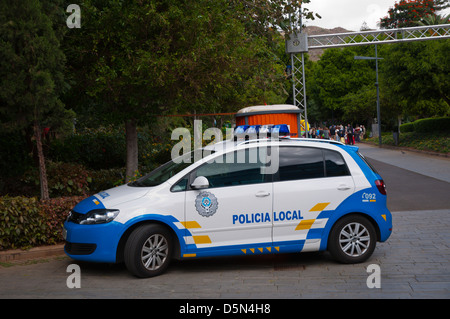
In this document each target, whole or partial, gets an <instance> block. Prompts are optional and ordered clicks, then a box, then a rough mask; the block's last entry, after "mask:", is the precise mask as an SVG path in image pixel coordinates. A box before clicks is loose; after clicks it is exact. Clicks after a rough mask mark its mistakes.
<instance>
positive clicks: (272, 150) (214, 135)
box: [170, 120, 279, 174]
mask: <svg viewBox="0 0 450 319" xmlns="http://www.w3.org/2000/svg"><path fill="white" fill-rule="evenodd" d="M193 135H194V136H193V140H192V134H191V131H190V130H189V129H187V128H185V127H178V128H176V129H174V130H173V131H172V134H171V139H172V140H173V141H179V142H178V143H176V144H175V145H174V146H173V148H172V150H171V154H170V155H171V159H172V161H173V162H175V163H177V164H178V163H193V162H197V161H199V160H201V159H203V158H206V157H207V156H209V155H211V154H213V153H216V152H221V153H222V152H223V153H224V154H225V155H224V156H216V157H211V159H209V160H208V161H207V162H208V163H226V164H232V163H246V164H255V163H259V164H261V174H275V173H276V172H277V171H278V167H279V150H278V147H276V146H273V145H271V144H270V142H271V141H276V140H278V138H279V135H278V133H276V132H272V133H271V134H267V133H259V134H256V133H247V132H246V133H243V134H238V135H235V134H234V130H233V129H232V128H226V130H225V137H224V134H223V133H222V131H221V130H220V129H219V128H217V127H210V128H207V129H206V130H205V131H204V132H202V121H201V120H194V127H193ZM206 141H211V142H210V143H209V144H207V145H206V146H205V147H202V146H203V142H206ZM246 142H247V143H256V145H257V147H251V148H249V149H248V152H247V154H248V156H245V153H244V152H238V153H237V156H235V154H234V152H233V151H230V152H226V151H227V148H228V147H229V144H228V143H246ZM192 145H193V150H192Z"/></svg>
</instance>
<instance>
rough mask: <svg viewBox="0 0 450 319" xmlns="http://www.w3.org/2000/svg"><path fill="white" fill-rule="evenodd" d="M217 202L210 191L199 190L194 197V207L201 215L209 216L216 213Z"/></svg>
mask: <svg viewBox="0 0 450 319" xmlns="http://www.w3.org/2000/svg"><path fill="white" fill-rule="evenodd" d="M218 206H219V203H218V202H217V198H216V196H214V194H211V193H210V192H201V193H200V194H198V195H197V198H196V199H195V209H197V212H198V213H199V214H200V215H202V216H203V217H209V216H212V215H214V214H215V213H216V211H217V207H218Z"/></svg>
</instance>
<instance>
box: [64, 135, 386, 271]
mask: <svg viewBox="0 0 450 319" xmlns="http://www.w3.org/2000/svg"><path fill="white" fill-rule="evenodd" d="M203 151H204V152H205V153H206V151H208V152H207V154H209V155H207V156H204V157H203V158H201V159H200V160H197V161H194V158H195V156H194V155H193V154H194V153H195V152H192V153H188V154H184V155H183V156H182V157H180V158H178V159H174V160H172V161H170V162H168V163H166V164H164V165H163V166H161V167H159V168H157V169H156V170H154V171H152V172H151V173H150V174H148V175H146V176H144V177H142V178H141V179H139V180H137V181H135V182H131V183H129V184H126V185H122V186H119V187H116V188H112V189H109V190H106V191H102V192H100V193H98V194H95V195H94V196H91V197H89V198H86V199H84V200H83V201H81V202H80V203H78V204H77V205H76V206H75V207H74V208H73V210H72V211H71V212H70V214H69V216H68V218H67V220H66V222H65V223H64V236H65V240H66V244H65V252H66V254H67V255H68V256H70V257H71V258H73V259H75V260H84V261H92V262H105V263H116V262H125V264H126V266H127V268H128V270H129V271H130V272H131V273H132V274H134V275H135V276H137V277H152V276H156V275H159V274H161V273H163V272H164V271H165V270H166V269H167V267H168V265H169V262H170V260H171V259H172V258H177V259H186V258H199V257H210V256H227V255H228V256H230V255H256V254H267V253H275V254H277V253H292V252H305V251H324V250H328V251H330V253H331V255H332V256H333V257H334V258H335V259H336V260H338V261H340V262H343V263H359V262H363V261H365V260H367V258H369V257H370V256H371V254H372V252H373V251H374V249H375V244H376V242H377V241H378V242H384V241H386V240H387V239H388V237H389V236H390V234H391V232H392V217H391V213H390V212H389V210H388V209H387V206H386V190H385V184H384V182H383V180H382V178H381V176H380V175H379V174H378V173H377V172H376V171H375V170H374V168H373V167H372V166H371V165H370V164H369V163H368V162H367V161H366V160H365V158H364V157H363V156H362V155H361V154H360V153H359V152H358V148H357V147H355V146H348V145H344V144H342V143H339V142H332V141H324V140H313V139H305V138H299V139H294V138H277V139H274V138H271V139H250V140H243V141H239V140H238V141H226V142H222V143H217V144H215V145H213V146H210V147H209V149H204V150H203Z"/></svg>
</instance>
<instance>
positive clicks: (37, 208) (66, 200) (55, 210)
mask: <svg viewBox="0 0 450 319" xmlns="http://www.w3.org/2000/svg"><path fill="white" fill-rule="evenodd" d="M83 198H84V196H74V197H60V198H54V199H49V200H46V201H39V200H38V199H36V198H34V197H32V198H28V197H21V196H18V197H10V196H3V197H0V250H6V249H19V248H22V249H27V248H31V247H36V246H40V245H52V244H56V243H59V242H62V241H63V238H62V227H63V223H64V220H65V219H66V218H67V214H68V212H69V211H70V210H71V209H72V208H73V207H74V206H75V205H76V204H77V203H78V202H79V201H81V200H82V199H83Z"/></svg>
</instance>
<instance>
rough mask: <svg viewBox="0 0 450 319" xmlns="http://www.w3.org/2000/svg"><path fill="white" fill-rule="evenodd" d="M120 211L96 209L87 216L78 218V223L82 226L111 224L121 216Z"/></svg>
mask: <svg viewBox="0 0 450 319" xmlns="http://www.w3.org/2000/svg"><path fill="white" fill-rule="evenodd" d="M119 212H120V211H119V210H118V209H94V210H91V211H90V212H88V213H87V214H84V215H81V216H78V223H79V224H81V225H92V224H104V223H109V222H110V221H112V220H113V219H114V218H116V217H117V215H119Z"/></svg>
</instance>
